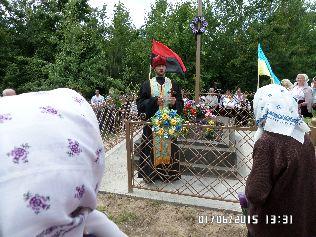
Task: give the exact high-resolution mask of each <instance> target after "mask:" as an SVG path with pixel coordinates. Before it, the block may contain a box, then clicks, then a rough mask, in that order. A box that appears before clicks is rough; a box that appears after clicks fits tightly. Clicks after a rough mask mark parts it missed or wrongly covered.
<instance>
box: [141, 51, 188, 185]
mask: <svg viewBox="0 0 316 237" xmlns="http://www.w3.org/2000/svg"><path fill="white" fill-rule="evenodd" d="M166 65H167V60H166V58H165V57H163V56H160V55H158V56H156V57H154V58H153V59H152V67H153V69H154V71H155V73H156V76H155V77H153V78H151V79H149V80H146V81H145V82H144V83H143V84H142V86H141V89H140V91H139V95H138V98H137V100H136V104H137V109H138V113H139V114H141V115H143V116H142V117H143V119H144V120H147V121H148V120H150V118H151V117H153V116H154V115H155V113H156V112H157V111H158V110H159V109H162V108H166V107H167V108H169V109H174V110H177V113H178V114H181V113H182V111H183V100H182V95H181V89H180V87H179V86H178V85H177V83H176V82H175V81H172V80H171V79H169V78H168V77H166V76H165V73H166ZM163 148H166V149H163ZM161 149H163V150H164V151H162V150H161ZM138 176H139V177H140V178H143V179H144V181H145V182H146V183H153V182H155V180H161V181H163V182H171V181H174V180H178V179H180V178H181V175H180V151H179V149H178V146H177V145H176V141H175V140H167V139H160V140H159V143H157V139H156V138H155V135H154V134H153V132H152V127H151V126H149V125H145V126H144V128H143V135H142V143H141V150H140V160H139V169H138Z"/></svg>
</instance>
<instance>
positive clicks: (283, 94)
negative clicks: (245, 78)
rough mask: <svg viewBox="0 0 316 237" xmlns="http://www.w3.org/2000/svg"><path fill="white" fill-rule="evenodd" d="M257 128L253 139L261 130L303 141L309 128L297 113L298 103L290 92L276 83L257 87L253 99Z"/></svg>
mask: <svg viewBox="0 0 316 237" xmlns="http://www.w3.org/2000/svg"><path fill="white" fill-rule="evenodd" d="M253 106H254V114H255V118H256V124H257V125H258V130H257V133H256V135H255V140H257V139H259V138H260V136H261V134H262V132H263V130H265V131H269V132H273V133H278V134H282V135H286V136H290V137H292V138H294V139H296V140H297V141H299V142H300V143H304V136H305V133H306V132H309V131H310V129H309V127H308V126H307V124H306V123H305V122H304V121H303V120H302V118H301V116H300V115H299V114H298V105H297V102H296V101H295V100H294V98H293V97H292V96H291V94H290V92H289V91H288V90H287V89H286V88H284V87H282V86H280V85H276V84H270V85H267V86H264V87H261V88H260V89H258V91H257V92H256V94H255V96H254V101H253Z"/></svg>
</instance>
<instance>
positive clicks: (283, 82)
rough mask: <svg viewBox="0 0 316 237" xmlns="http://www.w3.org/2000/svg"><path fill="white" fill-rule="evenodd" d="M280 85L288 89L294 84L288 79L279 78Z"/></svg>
mask: <svg viewBox="0 0 316 237" xmlns="http://www.w3.org/2000/svg"><path fill="white" fill-rule="evenodd" d="M281 85H282V86H284V87H285V88H286V89H287V90H289V91H290V90H292V89H293V86H294V85H293V84H292V82H291V81H290V80H289V79H283V80H281Z"/></svg>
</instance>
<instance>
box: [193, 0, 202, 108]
mask: <svg viewBox="0 0 316 237" xmlns="http://www.w3.org/2000/svg"><path fill="white" fill-rule="evenodd" d="M198 4H199V6H198V16H202V0H198ZM200 27H201V23H200V22H199V25H198V28H200ZM200 81H201V34H197V35H196V62H195V103H196V104H197V103H198V102H199V98H200Z"/></svg>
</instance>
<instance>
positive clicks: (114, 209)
mask: <svg viewBox="0 0 316 237" xmlns="http://www.w3.org/2000/svg"><path fill="white" fill-rule="evenodd" d="M98 209H99V210H101V211H103V212H106V213H107V214H108V216H109V217H110V219H112V220H113V221H114V222H115V223H116V224H117V225H118V226H119V227H120V229H121V230H123V231H124V232H125V233H126V234H127V235H128V236H129V237H147V236H148V237H217V236H221V237H228V236H229V237H244V236H247V229H246V226H245V225H244V224H236V223H235V222H238V223H239V221H240V218H241V217H242V216H241V214H233V213H229V212H220V211H213V210H210V209H204V208H200V207H193V206H185V205H175V204H171V203H165V202H162V201H153V200H148V199H139V198H133V197H127V196H123V195H115V194H99V198H98ZM206 216H207V221H206ZM212 219H213V220H212ZM225 220H227V222H231V223H226V224H224V223H222V222H224V221H225ZM199 222H202V223H199Z"/></svg>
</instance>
